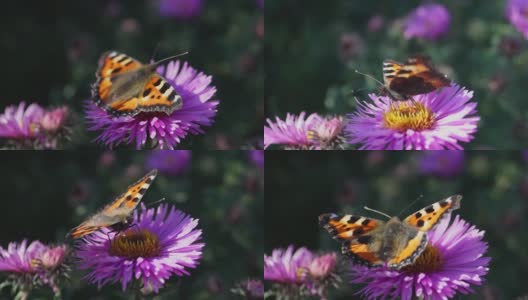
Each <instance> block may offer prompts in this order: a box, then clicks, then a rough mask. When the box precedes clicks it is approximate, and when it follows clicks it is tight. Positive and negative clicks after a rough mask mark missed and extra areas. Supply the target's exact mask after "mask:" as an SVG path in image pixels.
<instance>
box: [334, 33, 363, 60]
mask: <svg viewBox="0 0 528 300" xmlns="http://www.w3.org/2000/svg"><path fill="white" fill-rule="evenodd" d="M337 52H338V55H339V58H340V59H341V60H342V61H344V62H348V61H349V60H351V59H354V58H357V57H358V56H361V55H362V54H363V53H364V52H365V42H364V41H363V38H362V37H361V35H359V34H358V33H357V32H345V33H343V34H341V37H340V38H339V43H338V46H337Z"/></svg>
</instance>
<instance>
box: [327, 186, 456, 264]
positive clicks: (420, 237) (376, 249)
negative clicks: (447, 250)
mask: <svg viewBox="0 0 528 300" xmlns="http://www.w3.org/2000/svg"><path fill="white" fill-rule="evenodd" d="M461 199H462V196H460V195H453V196H450V197H448V198H446V199H444V200H441V201H438V202H436V203H433V204H431V205H429V206H427V207H425V208H423V209H421V210H419V211H417V212H415V213H413V214H412V215H410V216H408V217H407V218H405V219H404V220H403V221H400V220H399V219H398V217H392V218H391V217H390V216H387V215H386V216H387V217H388V218H389V220H388V221H387V222H384V221H381V220H377V219H372V218H367V217H361V216H356V215H338V214H333V213H329V214H322V215H320V216H319V224H320V225H321V226H322V227H324V228H325V229H326V230H327V231H328V232H329V233H330V234H331V235H332V237H333V238H334V239H335V240H338V241H341V242H343V244H342V246H341V252H342V253H343V254H344V255H346V256H348V257H350V258H351V260H352V262H353V263H355V264H359V265H364V266H368V267H381V266H387V267H388V268H389V269H400V268H402V267H405V266H408V265H411V264H413V263H414V262H415V261H416V259H417V258H418V257H419V256H420V254H422V252H423V251H424V250H425V247H426V246H427V231H429V230H431V229H432V228H434V227H435V225H437V224H438V222H439V221H440V220H441V219H442V217H444V216H447V215H448V214H449V213H450V212H451V211H453V210H455V209H458V208H460V200H461ZM381 214H383V213H381Z"/></svg>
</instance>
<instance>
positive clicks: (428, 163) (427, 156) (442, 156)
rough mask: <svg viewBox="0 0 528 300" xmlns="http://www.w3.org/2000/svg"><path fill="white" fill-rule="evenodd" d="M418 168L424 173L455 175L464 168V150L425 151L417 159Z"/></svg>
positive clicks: (445, 175) (442, 175)
mask: <svg viewBox="0 0 528 300" xmlns="http://www.w3.org/2000/svg"><path fill="white" fill-rule="evenodd" d="M418 169H419V171H420V173H421V174H425V175H433V176H439V177H453V176H457V175H459V174H460V173H462V171H463V170H464V151H457V150H451V151H449V150H445V151H426V152H424V153H423V154H422V155H421V156H420V157H419V159H418Z"/></svg>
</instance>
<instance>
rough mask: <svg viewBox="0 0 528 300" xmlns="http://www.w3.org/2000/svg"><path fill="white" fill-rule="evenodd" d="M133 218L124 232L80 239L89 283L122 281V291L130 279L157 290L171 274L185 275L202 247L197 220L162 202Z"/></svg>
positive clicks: (81, 260) (81, 262)
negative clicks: (130, 224) (199, 241)
mask: <svg viewBox="0 0 528 300" xmlns="http://www.w3.org/2000/svg"><path fill="white" fill-rule="evenodd" d="M141 208H142V209H141V213H139V212H138V211H136V212H135V214H134V221H133V223H132V224H133V226H132V227H130V228H129V229H127V230H126V231H124V232H118V233H116V232H111V230H110V229H108V228H103V229H101V230H99V231H97V232H94V233H92V234H90V235H88V236H86V237H84V238H83V240H82V241H81V243H80V244H79V245H78V249H77V251H76V256H77V258H78V259H79V268H81V269H88V270H90V272H89V273H88V275H87V277H86V278H87V279H88V280H89V281H90V282H92V283H97V285H98V287H99V288H101V287H102V286H103V285H105V284H107V283H114V282H117V281H120V282H121V287H122V289H123V290H126V288H127V286H128V284H129V283H131V281H132V280H133V279H136V280H138V281H139V282H140V283H142V286H143V288H145V289H151V290H153V291H154V292H156V293H157V292H158V291H159V289H160V288H161V287H163V284H164V283H165V281H166V280H167V279H169V278H170V277H171V276H172V275H176V276H183V275H189V271H188V270H187V269H189V268H191V269H194V268H196V266H197V265H198V263H199V260H200V258H201V257H202V248H203V247H204V245H205V244H203V243H197V241H198V240H200V238H201V236H202V231H201V230H199V229H196V226H197V225H198V220H197V219H193V218H191V217H189V216H188V215H186V214H185V213H183V212H181V211H179V210H176V209H175V208H174V206H172V205H167V204H162V205H160V206H158V207H157V208H150V209H145V206H144V205H142V207H141Z"/></svg>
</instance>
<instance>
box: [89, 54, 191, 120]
mask: <svg viewBox="0 0 528 300" xmlns="http://www.w3.org/2000/svg"><path fill="white" fill-rule="evenodd" d="M178 56H179V55H178ZM174 57H176V56H173V57H169V58H166V59H163V60H160V61H158V62H155V63H152V64H148V65H143V64H142V63H140V62H139V61H137V60H135V59H134V58H132V57H130V56H128V55H126V54H123V53H119V52H117V51H108V52H106V53H104V54H103V55H102V56H101V58H100V60H99V67H98V69H97V73H96V74H95V75H96V77H97V81H96V82H95V83H94V85H93V86H92V97H93V98H94V101H95V103H96V104H97V105H98V106H99V107H101V108H103V109H104V110H105V111H106V112H108V113H110V114H112V115H114V116H135V115H137V114H138V113H140V112H163V113H166V114H171V113H172V112H174V111H175V110H177V109H180V108H181V107H182V105H183V100H182V97H181V96H180V95H179V94H178V93H177V92H176V90H175V89H174V88H173V87H172V85H171V84H170V83H169V82H168V81H167V80H166V79H165V78H163V76H161V75H160V74H158V73H157V72H156V68H157V67H158V66H159V65H160V64H161V63H162V62H164V61H167V60H168V59H172V58H174Z"/></svg>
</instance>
